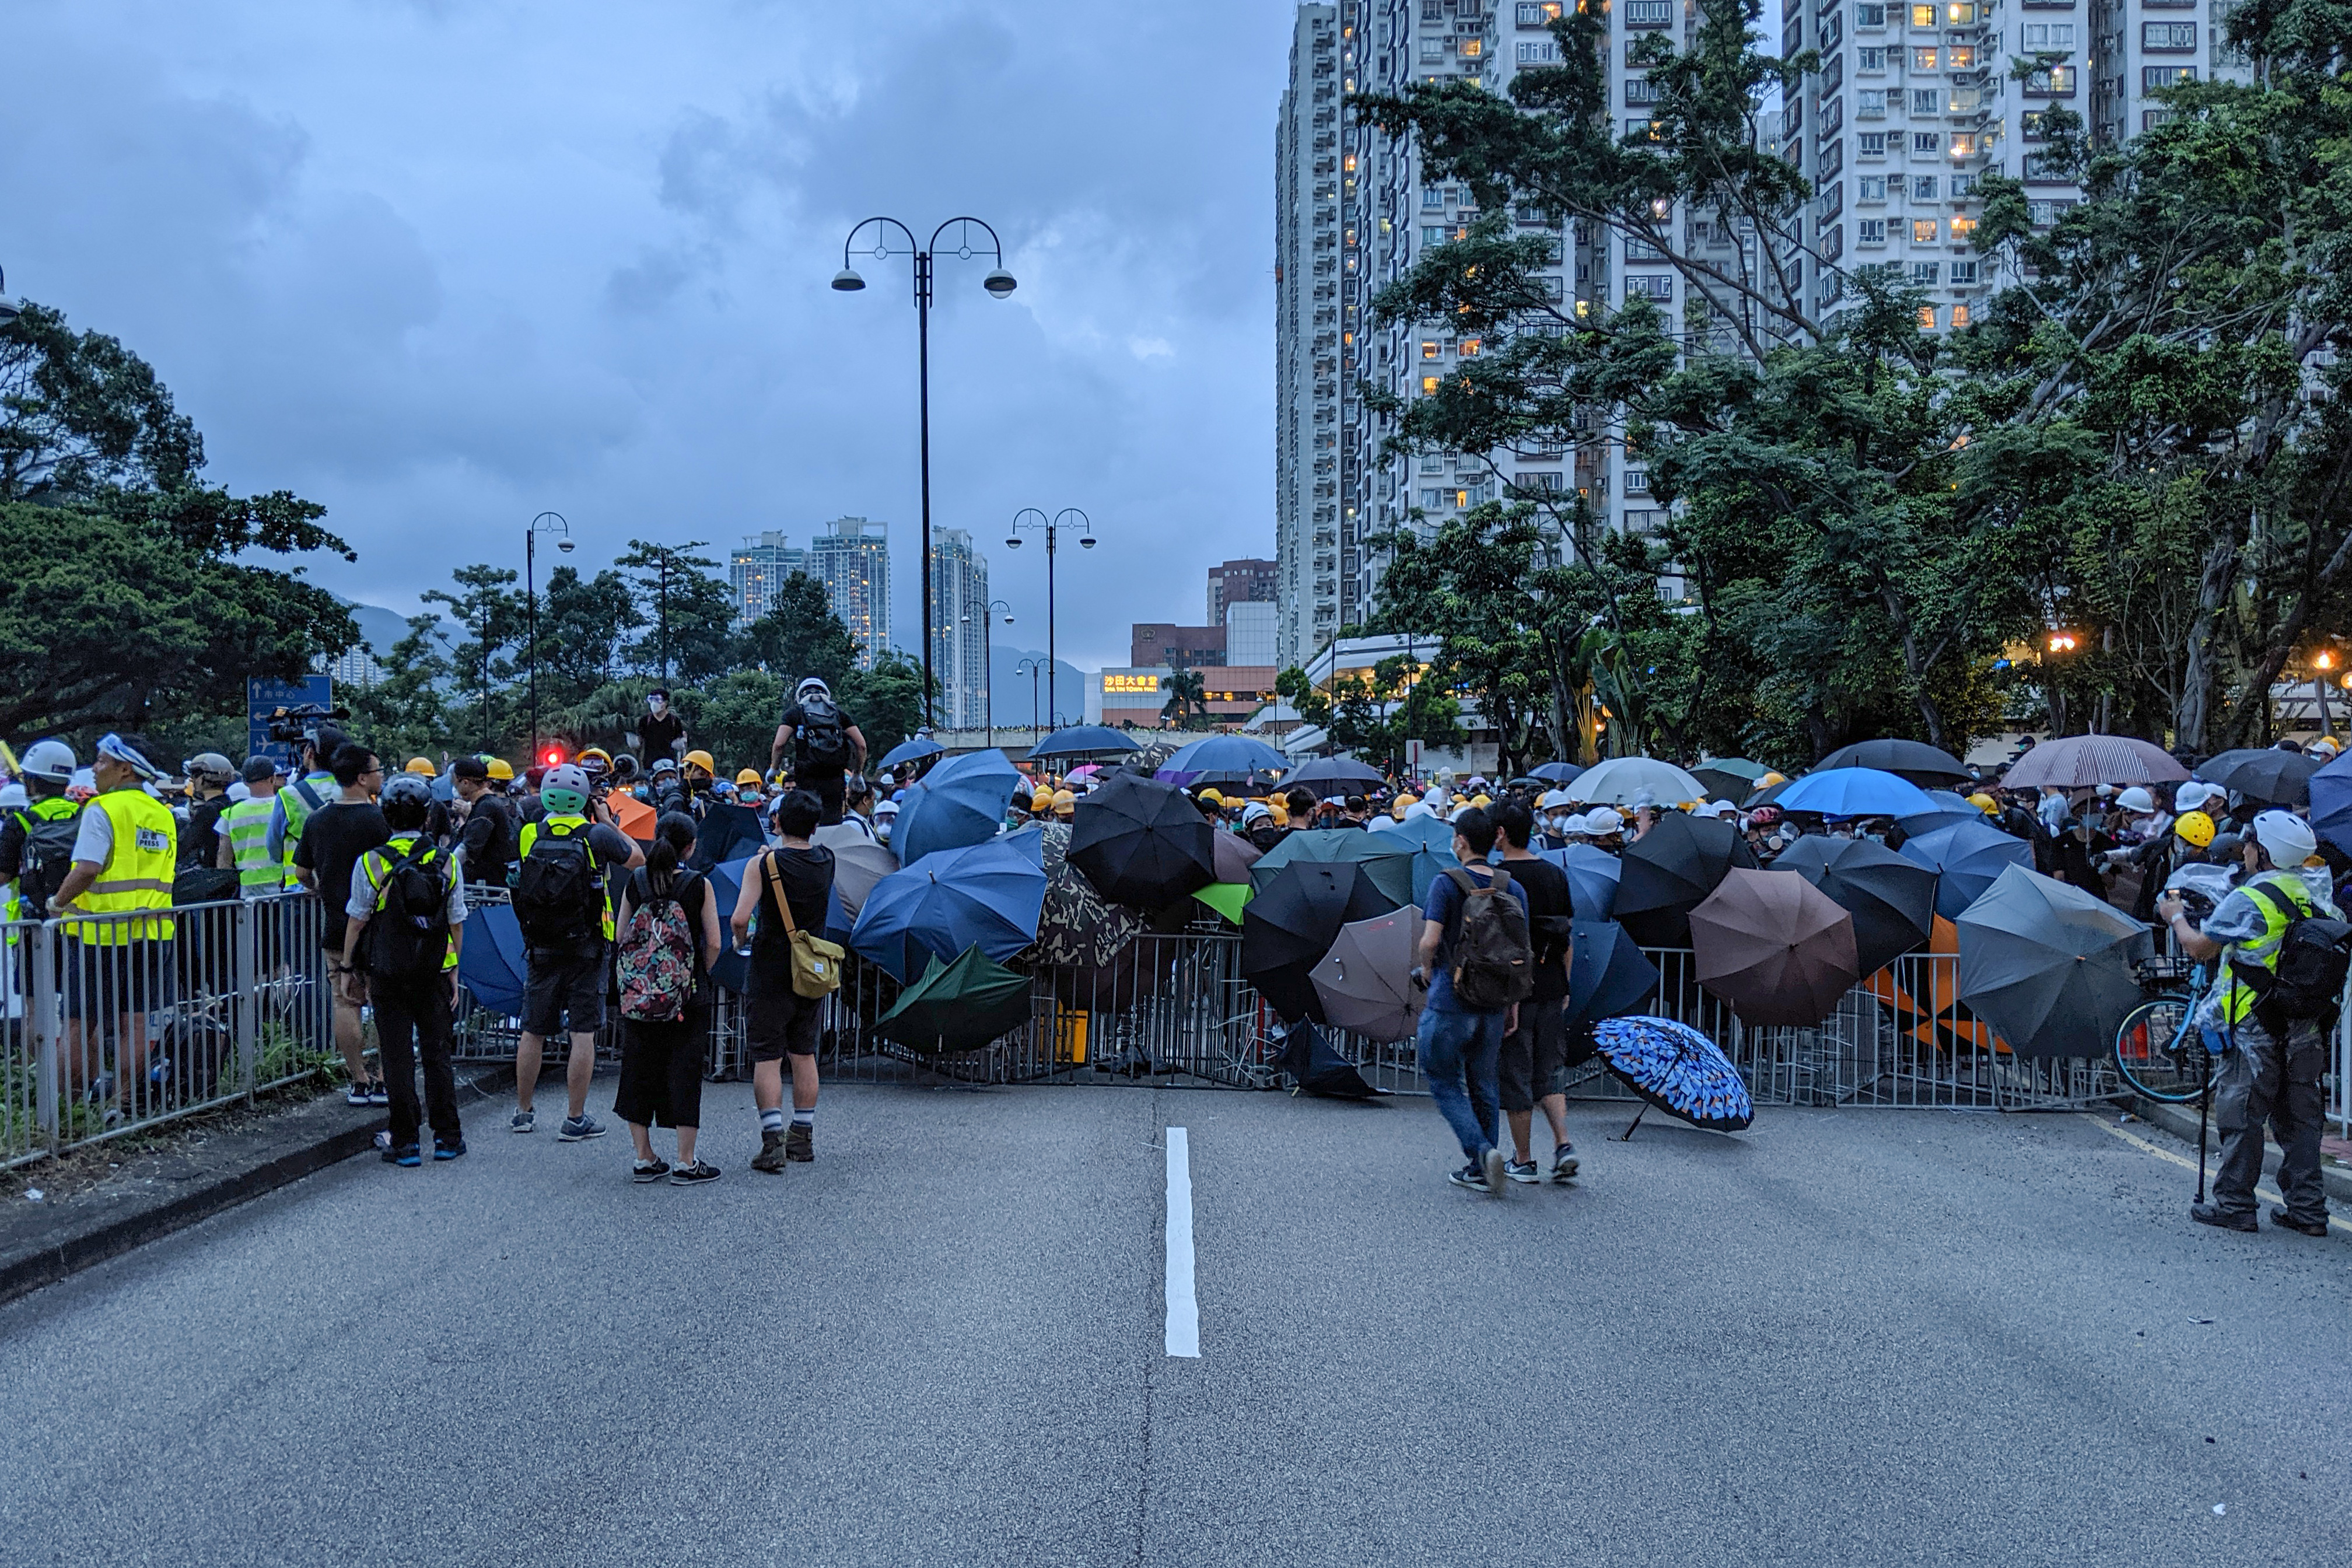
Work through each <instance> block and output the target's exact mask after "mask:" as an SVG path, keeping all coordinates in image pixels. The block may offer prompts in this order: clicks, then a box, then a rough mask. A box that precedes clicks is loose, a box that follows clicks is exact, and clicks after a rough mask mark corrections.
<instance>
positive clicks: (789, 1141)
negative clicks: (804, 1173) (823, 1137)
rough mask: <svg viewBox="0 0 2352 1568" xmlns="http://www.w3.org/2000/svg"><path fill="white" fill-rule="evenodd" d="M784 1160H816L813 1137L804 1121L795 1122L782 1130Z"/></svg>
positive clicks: (812, 1132)
mask: <svg viewBox="0 0 2352 1568" xmlns="http://www.w3.org/2000/svg"><path fill="white" fill-rule="evenodd" d="M784 1158H785V1159H787V1160H800V1161H803V1162H805V1161H809V1160H814V1159H815V1158H816V1142H815V1135H814V1131H813V1130H812V1129H811V1128H810V1126H809V1124H808V1123H807V1122H805V1121H795V1122H793V1124H792V1125H791V1126H789V1127H787V1128H785V1129H784Z"/></svg>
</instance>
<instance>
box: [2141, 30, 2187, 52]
mask: <svg viewBox="0 0 2352 1568" xmlns="http://www.w3.org/2000/svg"><path fill="white" fill-rule="evenodd" d="M2139 47H2141V48H2143V49H2145V50H2147V52H2148V53H2150V54H2187V53H2189V52H2191V51H2193V50H2194V49H2195V48H2196V47H2197V24H2196V23H2194V22H2142V23H2141V24H2140V25H2139Z"/></svg>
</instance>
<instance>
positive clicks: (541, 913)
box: [514, 822, 604, 950]
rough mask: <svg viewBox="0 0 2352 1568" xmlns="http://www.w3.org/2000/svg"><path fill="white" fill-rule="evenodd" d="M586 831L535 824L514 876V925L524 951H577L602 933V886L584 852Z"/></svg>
mask: <svg viewBox="0 0 2352 1568" xmlns="http://www.w3.org/2000/svg"><path fill="white" fill-rule="evenodd" d="M588 831H589V830H588V829H587V828H585V827H580V828H574V829H573V830H572V832H570V833H557V832H556V831H555V830H554V829H552V828H551V827H550V826H548V825H547V824H546V823H544V822H541V824H540V825H539V831H538V833H537V834H536V835H534V836H533V840H532V843H531V847H530V853H529V854H527V855H525V856H524V857H523V858H522V868H521V869H520V870H519V871H518V872H516V874H515V888H514V912H515V924H517V925H518V926H520V927H521V928H522V939H523V941H524V942H525V943H526V944H528V945H529V946H530V947H533V948H539V949H548V950H552V949H562V948H577V947H579V946H580V945H581V944H582V943H583V942H588V941H591V940H592V939H595V938H600V937H602V936H603V935H604V882H603V880H602V879H600V878H599V877H598V876H597V874H596V863H595V861H594V859H593V858H592V857H591V856H590V855H589V853H588Z"/></svg>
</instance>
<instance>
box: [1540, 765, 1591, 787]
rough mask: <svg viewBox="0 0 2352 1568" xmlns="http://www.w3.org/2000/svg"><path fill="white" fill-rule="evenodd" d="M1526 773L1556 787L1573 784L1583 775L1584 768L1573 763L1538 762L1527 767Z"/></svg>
mask: <svg viewBox="0 0 2352 1568" xmlns="http://www.w3.org/2000/svg"><path fill="white" fill-rule="evenodd" d="M1528 774H1529V775H1530V776H1532V777H1535V778H1539V779H1541V780H1543V781H1544V783H1546V784H1550V785H1552V786H1553V787H1555V788H1558V787H1559V786H1561V785H1564V784H1574V783H1575V782H1576V781H1577V780H1578V779H1579V778H1581V777H1582V776H1583V774H1584V770H1583V769H1582V768H1580V767H1578V766H1577V765H1576V764H1575V763H1537V764H1536V765H1535V766H1534V767H1531V768H1529V769H1528Z"/></svg>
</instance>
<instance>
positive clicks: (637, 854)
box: [507, 763, 646, 1143]
mask: <svg viewBox="0 0 2352 1568" xmlns="http://www.w3.org/2000/svg"><path fill="white" fill-rule="evenodd" d="M588 793H589V783H588V774H587V772H586V771H585V770H584V769H583V768H581V767H579V766H577V765H575V764H573V763H562V765H560V766H557V767H552V768H550V769H548V770H547V774H546V776H545V778H543V779H542V780H541V784H540V799H541V801H542V802H543V803H544V804H545V805H546V807H547V814H546V816H542V817H541V818H540V820H538V821H537V822H526V823H524V824H523V826H522V833H521V836H520V847H521V856H520V860H521V864H520V868H518V869H517V871H516V873H515V889H514V912H515V923H516V925H518V926H519V927H520V928H521V930H522V939H523V971H524V981H523V1018H522V1035H521V1037H520V1040H519V1041H518V1042H517V1044H516V1046H515V1110H514V1116H513V1118H512V1119H511V1120H510V1121H509V1122H508V1124H507V1125H508V1127H509V1130H510V1131H515V1132H530V1131H536V1130H537V1128H538V1125H539V1117H538V1112H537V1111H535V1110H533V1109H532V1107H531V1100H532V1096H533V1090H534V1089H537V1087H538V1084H539V1067H540V1061H541V1055H542V1053H543V1052H544V1051H545V1050H546V1048H547V1037H548V1036H550V1035H554V1034H561V1033H563V1032H565V1031H567V1030H568V1031H569V1032H570V1034H571V1037H572V1054H571V1056H570V1058H568V1059H567V1060H566V1062H565V1068H564V1093H565V1099H566V1112H565V1115H564V1119H563V1125H562V1128H560V1129H559V1130H558V1131H557V1132H556V1138H557V1140H558V1141H559V1142H565V1143H577V1142H580V1141H581V1140H582V1139H584V1138H602V1137H603V1136H604V1124H603V1123H601V1122H599V1121H597V1120H596V1119H595V1118H594V1117H593V1116H591V1115H589V1114H588V1082H589V1079H591V1078H592V1077H593V1076H594V1074H595V1070H596V1031H597V1030H598V1029H600V1028H602V1027H604V990H605V983H606V975H605V968H606V964H607V962H608V960H609V959H610V957H611V954H612V951H613V888H612V874H613V872H614V871H615V870H635V869H636V868H638V867H639V866H642V865H644V864H645V863H646V854H645V851H644V850H643V849H641V848H639V847H638V846H637V844H636V841H635V840H634V839H632V838H630V837H628V836H627V835H626V834H625V833H623V832H622V831H621V830H620V829H619V828H617V827H614V826H612V825H611V824H610V823H609V822H605V821H601V820H600V821H596V822H591V821H590V820H589V819H588V815H587V814H588V809H589V801H588ZM597 811H598V815H599V816H600V817H601V816H603V813H604V808H603V807H602V806H599V807H597Z"/></svg>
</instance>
